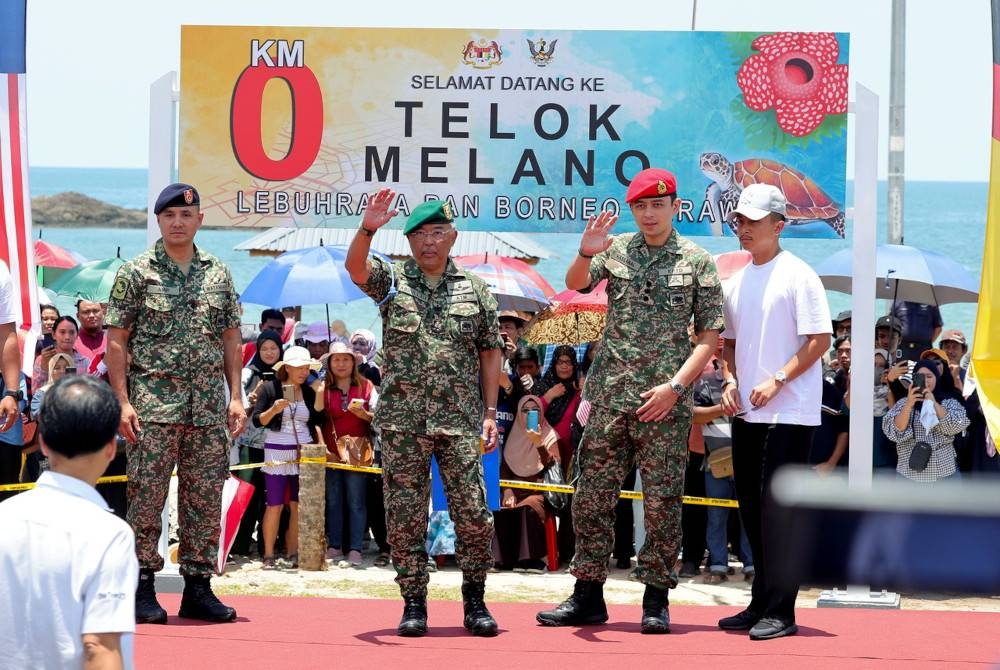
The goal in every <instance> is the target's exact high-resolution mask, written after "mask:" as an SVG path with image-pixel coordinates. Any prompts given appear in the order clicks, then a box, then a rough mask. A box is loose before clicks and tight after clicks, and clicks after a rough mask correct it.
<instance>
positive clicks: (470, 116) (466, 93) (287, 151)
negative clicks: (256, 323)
mask: <svg viewBox="0 0 1000 670" xmlns="http://www.w3.org/2000/svg"><path fill="white" fill-rule="evenodd" d="M181 42H182V48H181V118H180V174H181V178H182V179H183V180H185V181H189V182H191V183H193V184H195V185H196V186H197V187H198V188H199V190H200V192H201V196H202V207H203V208H204V210H205V215H206V223H207V224H208V225H215V226H239V227H268V226H278V225H300V226H345V225H353V224H354V222H355V221H357V220H358V218H359V216H360V214H361V213H362V212H363V210H364V207H365V206H366V203H367V200H368V196H369V194H370V193H371V192H373V191H374V190H375V189H376V188H377V187H378V186H379V185H387V186H390V187H392V188H393V189H395V190H396V191H397V192H398V194H399V196H398V202H397V205H398V207H399V209H400V210H401V211H402V213H403V214H406V213H408V212H409V211H410V210H411V209H412V208H413V207H414V206H415V205H417V204H419V203H420V202H423V201H424V200H425V199H428V198H433V197H437V198H447V199H449V200H451V201H452V204H453V207H454V211H455V212H456V214H457V216H458V217H459V218H461V219H462V220H463V224H462V225H463V227H464V228H466V229H474V230H493V231H513V230H517V231H529V232H575V231H579V230H582V228H583V225H584V224H585V223H586V220H587V217H588V216H590V215H593V214H594V213H595V212H597V211H600V210H601V209H614V210H619V211H621V210H624V211H625V212H626V214H627V209H626V208H625V206H624V194H625V188H626V186H627V184H628V182H629V180H630V179H631V177H632V176H633V175H634V174H635V173H636V172H638V171H639V170H641V169H642V168H644V167H649V166H655V167H664V168H667V169H669V170H671V171H673V172H674V173H675V174H676V175H677V181H678V195H679V197H680V198H681V199H682V207H681V211H680V214H679V216H678V220H677V227H678V230H679V231H680V232H681V233H683V234H687V235H722V234H731V231H730V229H729V226H728V224H727V223H726V221H725V214H726V213H727V212H728V211H730V210H731V209H732V208H733V207H735V205H736V201H737V199H738V198H739V193H740V191H741V190H742V189H743V188H744V187H745V186H747V185H749V184H752V183H756V182H768V183H773V184H775V185H777V186H779V187H781V188H782V189H783V190H784V191H785V194H786V196H787V198H788V201H789V215H788V218H789V223H790V224H791V225H789V226H787V227H786V233H785V234H787V235H793V236H803V237H827V238H830V237H838V236H843V235H844V197H845V179H846V167H845V162H846V146H847V145H846V142H847V120H846V119H847V91H848V75H847V72H848V70H847V56H848V36H847V35H846V34H836V33H721V32H651V31H582V30H575V31H568V30H562V31H561V30H486V29H476V30H465V29H375V28H287V27H286V28H274V27H234V26H221V27H220V26H185V27H184V28H183V30H182V35H181ZM633 225H634V224H633V222H632V220H631V217H630V216H627V215H626V216H624V217H623V220H622V221H621V223H620V224H619V225H618V229H619V230H629V229H630V227H631V226H633Z"/></svg>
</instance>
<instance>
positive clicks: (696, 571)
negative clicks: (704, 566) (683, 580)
mask: <svg viewBox="0 0 1000 670" xmlns="http://www.w3.org/2000/svg"><path fill="white" fill-rule="evenodd" d="M700 574H701V568H700V567H698V564H697V563H695V562H693V561H684V562H683V563H681V571H680V574H679V576H680V577H697V576H698V575H700Z"/></svg>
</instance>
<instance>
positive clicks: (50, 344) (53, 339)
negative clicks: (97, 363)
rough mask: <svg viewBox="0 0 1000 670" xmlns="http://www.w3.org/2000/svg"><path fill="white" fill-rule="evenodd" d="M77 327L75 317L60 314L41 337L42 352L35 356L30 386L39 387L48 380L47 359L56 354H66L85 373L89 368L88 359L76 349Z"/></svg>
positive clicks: (49, 359)
mask: <svg viewBox="0 0 1000 670" xmlns="http://www.w3.org/2000/svg"><path fill="white" fill-rule="evenodd" d="M78 335H79V328H78V327H77V323H76V319H74V318H73V317H71V316H60V317H59V318H58V319H56V321H55V323H54V324H53V325H52V333H51V334H50V335H46V336H44V337H43V338H42V352H41V353H40V354H39V355H38V357H37V358H35V367H34V370H33V371H32V374H31V388H32V389H40V388H42V387H43V386H45V384H46V383H48V381H49V361H51V360H52V357H53V356H54V355H56V354H66V355H67V356H69V357H70V358H72V359H73V366H72V367H75V368H76V369H77V370H79V371H80V373H81V374H86V373H87V370H88V369H89V368H90V359H89V358H87V357H86V356H84V355H83V354H81V353H80V352H79V351H77V350H76V343H77V337H78Z"/></svg>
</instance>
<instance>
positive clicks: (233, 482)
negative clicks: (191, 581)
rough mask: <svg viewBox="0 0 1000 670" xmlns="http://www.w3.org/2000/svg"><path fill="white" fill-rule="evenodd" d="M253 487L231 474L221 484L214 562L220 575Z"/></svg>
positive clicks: (224, 567)
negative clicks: (219, 518)
mask: <svg viewBox="0 0 1000 670" xmlns="http://www.w3.org/2000/svg"><path fill="white" fill-rule="evenodd" d="M253 488H254V487H253V484H250V483H248V482H245V481H243V480H242V479H240V478H238V477H234V476H233V475H229V479H227V480H226V482H225V483H224V484H223V485H222V522H221V530H220V531H219V554H218V556H217V558H216V564H215V571H216V573H218V574H220V575H221V574H222V573H223V572H224V571H225V569H226V561H227V560H228V559H229V550H230V549H232V548H233V542H235V541H236V532H237V531H238V530H239V528H240V520H242V519H243V513H244V512H246V510H247V507H248V506H249V505H250V498H251V496H253Z"/></svg>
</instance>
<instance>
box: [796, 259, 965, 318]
mask: <svg viewBox="0 0 1000 670" xmlns="http://www.w3.org/2000/svg"><path fill="white" fill-rule="evenodd" d="M852 261H853V258H852V254H851V250H850V249H844V250H843V251H838V252H837V253H835V254H834V255H832V256H830V257H829V258H827V259H826V260H825V261H823V262H822V263H820V264H819V265H818V266H816V274H818V275H819V278H820V279H821V280H822V281H823V286H825V287H826V288H827V289H828V290H830V291H837V292H839V293H850V292H851V278H852V276H853V273H852V265H853V263H852ZM875 297H876V298H883V299H885V300H892V301H893V302H896V301H911V302H921V303H924V304H928V305H944V304H946V303H952V302H977V301H978V300H979V281H978V280H977V279H976V278H975V277H973V276H972V275H971V274H970V273H969V272H968V271H967V270H966V269H965V268H963V267H962V266H961V265H959V264H958V263H956V262H955V261H953V260H951V259H950V258H948V257H947V256H942V255H941V254H939V253H936V252H933V251H927V250H925V249H918V248H916V247H910V246H906V245H903V244H882V245H879V246H878V247H876V249H875Z"/></svg>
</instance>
